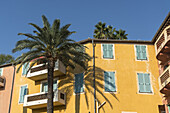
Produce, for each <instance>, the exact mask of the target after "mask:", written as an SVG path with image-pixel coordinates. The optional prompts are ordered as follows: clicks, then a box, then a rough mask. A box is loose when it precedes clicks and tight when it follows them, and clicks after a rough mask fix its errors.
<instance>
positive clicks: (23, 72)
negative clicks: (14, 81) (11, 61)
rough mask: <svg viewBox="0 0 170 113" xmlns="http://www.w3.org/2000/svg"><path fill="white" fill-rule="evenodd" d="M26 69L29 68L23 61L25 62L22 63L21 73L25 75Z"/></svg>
mask: <svg viewBox="0 0 170 113" xmlns="http://www.w3.org/2000/svg"><path fill="white" fill-rule="evenodd" d="M28 69H29V64H28V65H27V63H25V64H24V65H23V69H22V70H23V71H22V75H26V73H27V71H28Z"/></svg>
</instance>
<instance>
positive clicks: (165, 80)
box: [159, 66, 170, 95]
mask: <svg viewBox="0 0 170 113" xmlns="http://www.w3.org/2000/svg"><path fill="white" fill-rule="evenodd" d="M159 80H160V83H159V88H160V92H161V93H163V94H165V95H170V66H168V68H166V69H165V70H164V72H163V73H162V74H161V75H160V76H159Z"/></svg>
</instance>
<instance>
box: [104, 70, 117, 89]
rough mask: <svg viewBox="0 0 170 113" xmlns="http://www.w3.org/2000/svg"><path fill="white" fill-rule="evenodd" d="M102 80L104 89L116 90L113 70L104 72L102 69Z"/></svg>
mask: <svg viewBox="0 0 170 113" xmlns="http://www.w3.org/2000/svg"><path fill="white" fill-rule="evenodd" d="M104 81H105V91H106V92H110V91H114V92H115V91H116V86H115V72H106V71H104Z"/></svg>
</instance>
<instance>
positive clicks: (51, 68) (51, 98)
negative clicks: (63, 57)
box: [47, 58, 54, 113]
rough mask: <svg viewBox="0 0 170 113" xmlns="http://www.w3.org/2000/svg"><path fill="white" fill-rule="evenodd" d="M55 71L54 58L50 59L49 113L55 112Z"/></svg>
mask: <svg viewBox="0 0 170 113" xmlns="http://www.w3.org/2000/svg"><path fill="white" fill-rule="evenodd" d="M53 73H54V61H53V59H52V58H50V59H49V60H48V94H47V99H48V101H47V113H53V97H54V93H53Z"/></svg>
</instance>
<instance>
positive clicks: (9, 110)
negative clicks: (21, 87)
mask: <svg viewBox="0 0 170 113" xmlns="http://www.w3.org/2000/svg"><path fill="white" fill-rule="evenodd" d="M12 66H13V67H14V72H13V79H12V87H11V95H10V101H9V109H8V113H10V112H11V102H12V94H13V87H14V79H15V65H13V63H12Z"/></svg>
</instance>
